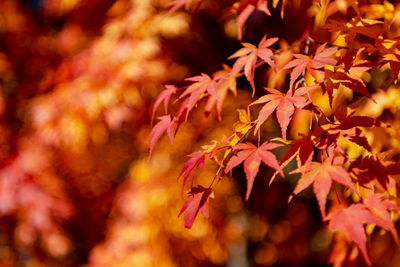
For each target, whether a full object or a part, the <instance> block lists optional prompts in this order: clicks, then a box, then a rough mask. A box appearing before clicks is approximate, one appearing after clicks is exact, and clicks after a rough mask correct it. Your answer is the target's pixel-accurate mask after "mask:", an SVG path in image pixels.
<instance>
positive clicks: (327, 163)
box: [150, 0, 400, 266]
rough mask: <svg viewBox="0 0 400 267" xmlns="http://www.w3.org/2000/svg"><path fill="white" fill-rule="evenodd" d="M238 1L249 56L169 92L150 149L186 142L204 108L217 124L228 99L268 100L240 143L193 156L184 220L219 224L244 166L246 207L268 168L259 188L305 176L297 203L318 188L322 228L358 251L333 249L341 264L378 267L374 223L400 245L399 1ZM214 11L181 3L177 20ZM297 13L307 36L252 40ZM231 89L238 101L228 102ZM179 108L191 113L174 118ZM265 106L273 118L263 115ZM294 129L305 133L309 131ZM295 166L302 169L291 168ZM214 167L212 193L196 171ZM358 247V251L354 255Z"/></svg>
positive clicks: (186, 170)
mask: <svg viewBox="0 0 400 267" xmlns="http://www.w3.org/2000/svg"><path fill="white" fill-rule="evenodd" d="M194 2H195V3H194ZM203 2H204V3H203ZM233 2H234V3H233V4H232V5H231V6H229V5H228V6H227V7H226V8H225V9H223V10H222V11H221V18H222V19H227V18H230V19H232V20H233V21H235V23H236V26H237V30H236V37H237V38H238V39H239V40H240V41H242V43H241V44H242V46H243V47H242V48H240V49H239V50H237V51H236V52H234V53H233V54H232V55H231V56H229V57H227V59H226V62H225V64H228V65H229V64H230V65H231V67H230V66H224V69H223V70H220V71H217V72H214V74H212V75H211V76H209V75H208V74H204V73H202V74H201V75H197V76H193V77H190V78H186V79H185V81H186V82H187V83H186V84H187V85H186V86H182V87H174V86H173V85H168V86H166V89H165V91H163V92H162V93H161V94H160V95H159V97H158V98H157V100H156V102H155V105H154V109H153V116H154V114H155V113H156V112H155V111H156V109H157V106H158V105H160V103H161V102H162V101H164V104H165V113H166V115H164V116H161V117H159V122H157V123H156V124H155V126H154V127H153V130H152V132H151V148H150V151H152V150H153V148H154V146H155V143H156V142H157V140H159V138H160V137H161V135H162V134H163V133H164V132H166V133H167V134H168V136H169V138H170V139H171V142H172V141H173V138H174V136H177V135H178V136H179V128H180V127H181V125H182V124H183V123H184V122H186V121H190V120H191V116H190V115H191V113H193V112H194V110H195V109H196V108H201V107H203V105H202V102H206V103H205V105H204V116H203V117H204V118H203V121H205V120H206V119H207V118H210V113H211V112H212V111H213V109H215V111H216V118H217V119H219V120H222V121H223V120H224V118H223V116H221V113H222V111H223V109H224V105H223V103H224V101H225V100H226V99H227V97H233V98H235V95H236V94H237V91H238V90H239V89H242V88H243V89H244V90H246V89H247V90H250V91H251V92H252V95H253V97H255V96H257V97H258V99H256V100H255V101H254V100H253V101H249V102H248V107H247V111H245V110H238V111H239V120H238V121H237V122H236V123H235V124H234V129H233V132H232V135H230V136H229V137H224V138H222V139H220V140H214V141H213V142H212V144H210V145H206V146H203V147H202V149H200V150H199V151H197V152H194V153H192V154H190V155H189V157H190V159H189V160H188V161H187V162H186V163H185V165H184V167H183V170H182V172H181V174H184V179H183V187H184V188H187V187H189V190H188V191H187V192H188V194H189V195H188V197H187V199H186V201H185V202H184V204H183V208H182V209H181V212H180V215H181V214H182V213H185V215H184V221H185V227H187V228H191V227H192V225H193V223H194V221H195V218H196V216H197V214H198V212H199V210H201V211H202V213H203V214H204V215H205V216H207V217H208V210H207V209H208V207H209V203H208V202H209V198H210V196H211V195H212V191H213V190H214V187H215V186H216V185H217V184H218V182H220V181H222V180H223V179H226V178H224V176H228V177H229V176H230V173H231V171H232V170H233V169H234V168H235V167H237V166H239V165H241V164H243V169H244V173H245V179H246V181H247V183H246V184H247V185H246V193H245V197H244V198H245V200H248V199H249V198H251V193H252V191H253V189H254V183H255V179H256V176H257V173H258V172H259V170H260V166H261V164H264V165H265V166H266V168H268V167H269V168H272V169H273V172H275V173H274V174H271V175H270V177H259V178H260V179H267V180H270V183H275V182H277V181H278V178H277V177H279V176H280V177H281V179H284V180H286V179H288V176H293V175H294V174H295V173H299V175H298V176H297V177H298V180H297V182H296V184H295V186H294V187H292V189H291V190H292V194H291V196H290V197H289V199H288V200H289V201H290V200H291V199H292V198H297V196H296V195H298V194H299V193H300V192H302V191H304V190H305V189H306V188H308V187H309V186H311V185H312V186H313V192H314V194H315V197H316V199H317V201H318V206H319V210H320V215H321V219H322V220H323V221H324V222H326V224H328V225H329V228H330V230H331V231H339V233H338V234H337V235H336V236H337V240H336V244H346V245H345V246H344V247H343V246H342V247H335V248H334V249H333V252H332V257H331V258H330V261H331V262H332V263H333V264H334V266H342V265H344V264H346V262H352V261H354V260H355V259H357V255H358V254H359V253H358V251H360V252H361V253H360V257H359V258H360V262H361V263H362V262H364V263H365V264H367V265H372V264H374V262H373V261H372V260H371V257H370V253H369V252H368V241H367V239H368V238H367V235H371V230H368V229H370V225H376V226H377V227H380V228H381V229H383V230H386V231H389V232H390V233H391V235H392V237H393V240H394V242H396V243H398V233H397V230H396V227H395V223H396V221H397V218H398V215H399V214H398V210H399V208H398V205H397V204H398V203H399V199H398V182H399V174H400V164H399V156H400V150H399V146H398V145H396V144H395V142H394V143H393V140H396V138H398V135H397V134H396V132H398V131H399V124H398V123H397V120H398V118H399V114H400V113H399V108H398V100H394V98H396V99H399V97H400V94H399V90H398V86H397V81H398V76H399V69H400V68H399V49H400V43H399V38H398V36H399V33H400V23H399V19H398V12H399V11H398V10H399V6H398V5H395V4H392V3H389V2H387V1H351V0H336V1H333V0H332V1H328V0H314V1H306V0H304V1H300V0H299V1H284V0H283V1H267V0H258V1H252V0H242V1H233ZM207 3H208V1H172V4H171V5H172V7H171V9H170V10H171V11H170V12H177V11H178V10H180V9H182V8H183V9H186V10H191V11H192V12H196V11H198V10H199V9H201V8H202V5H203V4H204V6H207ZM194 6H195V7H194ZM279 7H280V9H279ZM205 8H206V7H205ZM260 12H261V13H262V14H263V15H260ZM288 13H289V14H290V16H292V15H293V14H295V16H296V18H302V19H303V18H304V21H305V23H301V24H300V25H297V27H296V30H297V31H298V32H299V33H300V34H297V35H296V36H288V35H287V34H285V32H284V31H282V32H280V31H279V30H277V31H271V29H270V27H269V25H267V24H262V23H259V24H257V27H258V31H259V33H258V35H257V39H258V40H260V41H258V42H257V41H255V42H253V43H254V44H253V43H252V42H247V41H246V42H244V41H243V40H245V39H246V35H247V32H249V34H250V32H251V26H252V24H251V19H252V17H256V16H264V17H268V16H269V17H272V18H274V19H277V17H280V22H281V23H284V22H285V20H288V23H293V22H294V20H293V19H292V20H291V18H290V16H289V15H288ZM253 27H255V26H254V25H253ZM276 27H278V28H279V26H276ZM282 27H283V26H282ZM260 29H262V30H260ZM269 31H271V33H270V32H269ZM253 39H255V38H253ZM232 59H235V60H234V61H233V62H232ZM267 66H268V67H267ZM256 74H257V75H256ZM242 76H245V78H246V80H247V82H248V83H247V85H246V84H245V83H244V82H243V81H242V80H241V77H242ZM261 76H262V78H260V77H261ZM378 80H379V81H378ZM239 82H240V86H239V85H238V83H239ZM229 89H231V91H232V93H233V94H232V95H230V94H229V95H227V92H228V90H229ZM389 92H391V93H390V94H393V96H392V99H393V100H392V102H391V103H396V104H395V106H390V105H389V104H387V105H386V106H385V108H381V109H379V108H376V107H378V106H381V105H384V104H383V103H382V102H381V101H389V98H390V97H389ZM172 98H173V99H176V100H175V102H174V104H173V105H179V108H178V109H177V110H172V111H171V112H170V113H169V112H167V106H168V103H169V101H170V99H172ZM387 103H389V102H387ZM259 104H262V106H261V109H257V108H256V107H257V106H260V105H259ZM374 107H375V108H374ZM372 109H375V110H372ZM295 114H298V115H297V116H295ZM273 118H276V121H277V122H278V124H279V126H280V129H281V133H280V135H275V136H274V135H272V134H271V133H270V132H268V129H267V128H268V127H272V125H273V124H272V123H271V121H272V120H273ZM209 120H210V119H209ZM293 124H295V125H296V126H299V125H305V127H302V129H304V130H303V132H301V131H298V130H297V129H296V126H292V125H293ZM291 126H292V127H291ZM288 130H289V131H288ZM377 131H380V133H381V134H383V135H384V136H387V140H379V139H380V138H381V137H378V136H376V135H375V134H374V133H376V132H377ZM288 132H289V133H288ZM254 136H256V138H255V137H254ZM283 146H285V148H286V151H285V152H284V153H283V155H282V156H281V157H280V160H279V161H278V159H277V158H279V156H278V153H274V151H270V150H273V149H275V148H279V147H283ZM294 158H296V162H294V163H291V160H292V159H294ZM206 161H207V162H208V161H211V162H214V164H215V165H216V166H217V171H216V173H215V175H214V176H211V177H210V181H209V182H208V184H197V183H196V175H195V172H196V169H197V168H198V167H200V166H201V167H203V168H205V162H206ZM207 164H211V163H207ZM284 172H285V173H286V174H285V173H284ZM189 177H190V185H188V184H187V180H188V178H189ZM203 182H204V181H203ZM217 201H218V198H217V199H216V200H215V201H214V202H217ZM212 205H213V202H211V203H210V206H212ZM327 206H328V208H327ZM211 216H212V215H211ZM365 224H367V225H368V226H367V227H366V228H365V227H364V225H365ZM352 242H354V244H355V246H353V247H352V249H351V251H350V250H348V248H350V247H351V246H352ZM361 257H362V258H363V260H362V259H361Z"/></svg>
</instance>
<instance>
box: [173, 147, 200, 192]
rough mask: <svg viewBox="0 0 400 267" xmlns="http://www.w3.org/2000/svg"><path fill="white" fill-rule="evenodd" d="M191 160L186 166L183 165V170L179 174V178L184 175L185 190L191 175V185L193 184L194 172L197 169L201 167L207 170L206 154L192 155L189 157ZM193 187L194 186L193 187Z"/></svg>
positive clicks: (196, 153) (195, 153)
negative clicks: (205, 163)
mask: <svg viewBox="0 0 400 267" xmlns="http://www.w3.org/2000/svg"><path fill="white" fill-rule="evenodd" d="M187 156H188V157H189V158H190V159H189V160H188V161H186V163H185V165H183V169H182V171H181V173H180V174H179V176H178V178H179V177H181V175H182V174H183V175H184V176H183V186H182V187H183V188H184V187H185V184H186V181H187V179H188V178H189V176H190V174H192V179H191V184H192V183H193V172H194V171H195V170H196V169H197V167H199V166H201V167H203V169H205V165H204V161H205V154H204V153H203V152H201V151H197V152H194V153H192V154H189V155H187ZM191 186H192V185H191Z"/></svg>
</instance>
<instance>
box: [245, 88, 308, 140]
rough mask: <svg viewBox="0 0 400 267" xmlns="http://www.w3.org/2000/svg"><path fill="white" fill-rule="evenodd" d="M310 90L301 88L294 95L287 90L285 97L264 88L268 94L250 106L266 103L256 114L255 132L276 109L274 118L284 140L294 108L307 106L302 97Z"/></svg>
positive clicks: (271, 89) (305, 99)
mask: <svg viewBox="0 0 400 267" xmlns="http://www.w3.org/2000/svg"><path fill="white" fill-rule="evenodd" d="M311 88H313V87H301V88H298V89H296V91H295V92H294V93H293V90H289V91H288V92H287V93H286V95H285V94H283V93H282V92H280V91H278V90H276V89H273V88H265V89H266V90H267V91H268V92H270V94H267V95H264V96H262V97H260V98H259V99H257V100H256V101H254V102H253V103H251V104H250V105H255V104H262V103H266V104H265V105H264V106H263V107H262V108H261V110H260V112H259V113H258V118H257V125H256V128H255V132H257V131H258V129H259V128H260V126H261V124H263V123H264V122H265V121H266V119H268V117H269V116H270V115H271V114H272V112H274V110H275V109H276V117H277V119H278V122H279V125H280V127H281V131H282V137H283V139H286V130H287V127H288V125H289V122H290V120H291V119H292V116H293V113H294V108H295V106H296V107H299V108H301V107H303V106H305V105H306V104H307V98H305V97H303V96H302V95H304V94H306V93H307V92H308V91H309V90H310V89H311Z"/></svg>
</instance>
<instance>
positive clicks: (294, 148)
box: [279, 136, 314, 168]
mask: <svg viewBox="0 0 400 267" xmlns="http://www.w3.org/2000/svg"><path fill="white" fill-rule="evenodd" d="M313 155H314V145H313V142H312V140H311V138H310V136H307V137H304V138H302V139H300V140H296V141H293V143H292V145H291V146H290V148H289V149H288V150H287V151H286V152H285V154H283V156H282V158H281V161H280V162H279V164H280V165H281V167H282V168H283V167H284V166H286V164H287V163H289V161H290V160H291V159H292V158H293V157H295V156H296V159H297V166H298V167H301V166H303V165H305V164H306V163H307V162H308V161H311V160H312V157H313Z"/></svg>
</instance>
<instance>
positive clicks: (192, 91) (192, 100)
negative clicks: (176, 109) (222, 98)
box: [179, 73, 218, 120]
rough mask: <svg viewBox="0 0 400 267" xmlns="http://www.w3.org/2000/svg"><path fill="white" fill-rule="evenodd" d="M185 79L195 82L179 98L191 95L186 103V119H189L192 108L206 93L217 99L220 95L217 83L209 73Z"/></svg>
mask: <svg viewBox="0 0 400 267" xmlns="http://www.w3.org/2000/svg"><path fill="white" fill-rule="evenodd" d="M185 80H186V81H192V82H194V83H192V84H191V85H190V86H189V87H188V88H186V90H185V91H184V92H183V94H182V95H180V96H179V99H181V98H184V97H185V96H188V95H189V98H188V101H187V102H185V103H184V105H185V107H186V118H185V120H187V117H188V115H189V112H190V110H191V109H192V108H193V107H194V105H195V104H196V103H197V101H199V100H200V98H201V97H202V96H203V95H204V94H205V93H209V94H210V95H212V96H214V97H215V98H216V99H217V100H218V97H217V95H216V92H215V90H216V86H217V83H216V81H215V80H214V79H212V78H211V77H210V76H208V75H207V74H204V73H202V74H201V75H198V76H194V77H190V78H187V79H185Z"/></svg>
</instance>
